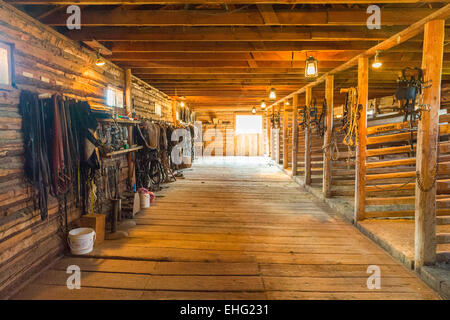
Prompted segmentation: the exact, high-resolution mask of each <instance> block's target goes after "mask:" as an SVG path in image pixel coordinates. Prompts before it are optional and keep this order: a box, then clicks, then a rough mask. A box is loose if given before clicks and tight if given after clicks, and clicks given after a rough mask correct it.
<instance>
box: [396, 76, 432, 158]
mask: <svg viewBox="0 0 450 320" xmlns="http://www.w3.org/2000/svg"><path fill="white" fill-rule="evenodd" d="M397 83H398V87H397V90H396V92H395V98H396V99H397V101H398V102H399V106H400V110H401V111H402V113H403V115H404V119H403V121H404V122H409V132H410V138H409V143H410V146H411V151H413V149H414V146H413V144H414V131H415V128H416V122H417V120H421V113H422V112H423V111H428V106H426V105H423V104H422V103H421V101H417V98H418V97H421V98H422V99H423V89H424V88H427V87H428V85H425V81H424V76H423V71H422V69H419V68H409V67H408V68H405V69H403V70H402V74H401V76H400V77H399V78H398V79H397ZM417 104H418V107H417V108H416V105H417Z"/></svg>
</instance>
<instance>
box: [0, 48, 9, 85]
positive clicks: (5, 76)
mask: <svg viewBox="0 0 450 320" xmlns="http://www.w3.org/2000/svg"><path fill="white" fill-rule="evenodd" d="M11 84H12V66H11V46H10V45H8V44H6V43H3V42H0V85H11Z"/></svg>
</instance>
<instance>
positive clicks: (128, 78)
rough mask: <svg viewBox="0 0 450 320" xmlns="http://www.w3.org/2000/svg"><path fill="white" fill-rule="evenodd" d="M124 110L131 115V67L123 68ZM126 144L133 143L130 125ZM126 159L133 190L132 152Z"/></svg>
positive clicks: (129, 184)
mask: <svg viewBox="0 0 450 320" xmlns="http://www.w3.org/2000/svg"><path fill="white" fill-rule="evenodd" d="M125 110H126V113H127V116H128V117H132V115H133V103H132V98H131V69H126V70H125ZM128 145H129V146H131V145H133V131H132V128H131V126H128ZM127 161H128V187H129V188H130V190H133V189H134V188H133V187H134V183H135V180H134V179H135V174H134V161H133V153H132V152H129V153H128V154H127Z"/></svg>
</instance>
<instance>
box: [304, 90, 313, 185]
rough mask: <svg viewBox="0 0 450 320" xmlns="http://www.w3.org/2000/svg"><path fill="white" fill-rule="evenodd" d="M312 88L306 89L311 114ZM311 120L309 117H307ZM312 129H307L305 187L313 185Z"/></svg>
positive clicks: (307, 108)
mask: <svg viewBox="0 0 450 320" xmlns="http://www.w3.org/2000/svg"><path fill="white" fill-rule="evenodd" d="M311 98H312V88H311V87H308V88H306V97H305V104H306V110H307V111H306V112H308V113H309V105H310V104H311ZM307 118H309V117H307ZM311 181H312V179H311V128H309V126H306V127H305V186H309V185H311Z"/></svg>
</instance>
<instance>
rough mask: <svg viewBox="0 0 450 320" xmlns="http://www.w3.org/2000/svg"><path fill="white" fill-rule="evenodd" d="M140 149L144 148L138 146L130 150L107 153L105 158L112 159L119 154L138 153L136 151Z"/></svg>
mask: <svg viewBox="0 0 450 320" xmlns="http://www.w3.org/2000/svg"><path fill="white" fill-rule="evenodd" d="M142 148H144V147H143V146H138V147H134V148H130V149H123V150H118V151H113V152H110V153H107V154H106V155H105V157H107V158H112V157H114V156H117V155H120V154H125V153H129V152H134V151H138V150H141V149H142Z"/></svg>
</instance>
